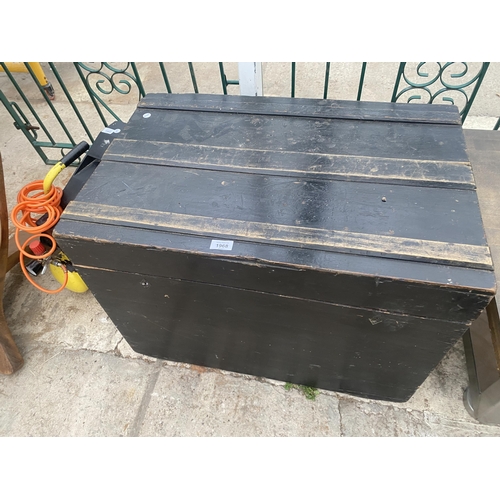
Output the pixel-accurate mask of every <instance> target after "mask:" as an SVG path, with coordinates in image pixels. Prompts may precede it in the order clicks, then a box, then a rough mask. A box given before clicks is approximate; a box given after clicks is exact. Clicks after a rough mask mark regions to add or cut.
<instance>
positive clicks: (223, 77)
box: [219, 62, 227, 95]
mask: <svg viewBox="0 0 500 500" xmlns="http://www.w3.org/2000/svg"><path fill="white" fill-rule="evenodd" d="M219 71H220V79H221V81H222V91H223V92H224V95H227V79H226V74H225V73H224V64H223V63H221V62H220V63H219Z"/></svg>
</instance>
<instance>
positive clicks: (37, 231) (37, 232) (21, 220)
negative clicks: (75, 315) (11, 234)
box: [11, 180, 68, 294]
mask: <svg viewBox="0 0 500 500" xmlns="http://www.w3.org/2000/svg"><path fill="white" fill-rule="evenodd" d="M61 197H62V189H61V188H58V187H55V186H54V185H52V186H51V188H50V190H49V192H48V193H47V194H44V190H43V181H42V180H38V181H33V182H30V183H29V184H26V186H24V187H23V188H22V189H21V190H20V191H19V194H18V195H17V205H16V206H15V207H14V209H13V210H12V212H11V219H12V222H13V224H14V226H15V227H16V234H15V241H16V245H17V248H18V249H19V262H20V264H21V269H22V270H23V273H24V275H25V276H26V278H27V279H28V281H29V282H30V283H31V284H32V285H33V286H34V287H36V288H38V290H41V291H42V292H46V293H51V294H54V293H59V292H61V291H62V290H64V288H65V287H66V284H67V283H68V270H67V269H66V267H65V266H64V265H62V264H61V267H62V269H63V271H64V282H63V284H62V285H61V286H60V287H59V288H58V289H56V290H47V289H46V288H43V287H41V286H40V285H38V284H37V283H35V281H33V279H32V278H31V276H30V275H29V273H28V271H27V270H26V265H25V263H24V257H28V258H30V259H37V260H43V259H46V258H48V257H50V256H51V255H52V254H53V253H54V252H55V250H56V248H57V244H56V241H55V239H54V237H53V236H52V235H51V234H48V233H47V231H49V230H50V229H52V228H53V227H54V226H55V225H56V223H57V221H58V220H59V218H60V217H61V213H62V209H61V207H60V202H61ZM45 214H47V220H46V221H45V222H44V223H43V224H40V225H37V220H38V219H39V218H40V217H42V216H44V215H45ZM33 215H36V216H38V217H36V218H33ZM21 231H24V232H26V233H29V234H31V236H30V237H29V238H28V239H27V240H26V241H25V242H24V243H23V244H21V243H20V241H19V234H20V232H21ZM40 237H43V238H47V239H49V240H50V241H51V242H52V247H51V249H50V250H49V251H47V252H46V253H44V254H43V255H34V254H31V253H28V252H26V250H25V248H26V246H28V245H29V244H30V243H31V242H32V241H34V240H36V239H37V238H40Z"/></svg>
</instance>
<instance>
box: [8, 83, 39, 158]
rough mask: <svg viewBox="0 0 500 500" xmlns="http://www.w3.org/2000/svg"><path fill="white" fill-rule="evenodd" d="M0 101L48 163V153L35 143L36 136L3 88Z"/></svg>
mask: <svg viewBox="0 0 500 500" xmlns="http://www.w3.org/2000/svg"><path fill="white" fill-rule="evenodd" d="M0 101H1V102H2V104H3V105H4V106H5V108H6V109H7V111H8V112H9V114H10V116H11V117H12V118H13V120H14V124H17V127H18V128H19V129H20V130H21V131H22V133H23V134H24V136H25V137H26V139H28V141H29V142H30V143H31V144H32V146H33V147H34V148H35V151H36V152H37V153H38V155H39V156H40V158H41V159H42V160H43V161H44V163H47V161H48V158H47V155H46V154H45V153H44V152H43V151H42V149H41V148H40V147H39V146H37V145H35V144H34V143H35V140H34V137H33V136H32V135H30V133H29V132H28V131H27V130H26V128H25V124H24V123H23V122H22V120H20V119H19V117H18V116H17V113H16V112H15V111H14V110H13V109H12V105H11V103H10V102H9V100H8V99H7V97H6V95H5V94H4V93H3V92H2V91H1V90H0Z"/></svg>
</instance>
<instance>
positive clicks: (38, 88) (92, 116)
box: [0, 62, 500, 164]
mask: <svg viewBox="0 0 500 500" xmlns="http://www.w3.org/2000/svg"><path fill="white" fill-rule="evenodd" d="M24 64H25V66H26V69H27V73H24V75H26V76H25V77H23V78H24V79H23V78H19V75H16V74H12V72H11V71H9V68H8V67H7V64H6V63H0V66H1V68H2V69H3V71H4V73H5V77H4V78H3V79H2V81H1V84H0V100H1V101H2V103H3V105H4V107H5V108H6V110H7V112H8V113H9V115H10V117H11V118H12V120H13V124H14V126H15V127H16V128H17V129H19V130H21V132H22V133H23V134H24V136H25V137H26V139H27V140H28V141H29V142H30V144H31V145H32V146H33V148H34V149H35V150H36V151H37V153H38V154H39V155H40V157H41V158H42V160H43V161H44V162H45V163H46V164H54V163H56V162H57V161H58V159H59V158H60V157H61V156H63V155H64V154H65V153H66V152H67V151H68V150H69V149H71V148H72V147H73V146H75V145H76V144H77V143H78V142H80V141H81V140H87V141H88V142H93V141H94V139H95V137H96V135H97V134H98V133H99V131H100V130H101V129H102V128H103V127H106V126H108V125H109V124H110V123H111V122H113V121H115V120H122V121H126V120H127V119H128V116H123V113H125V114H130V113H131V111H133V109H134V108H135V106H136V104H137V102H138V100H139V99H140V98H141V97H143V96H145V95H146V85H145V80H147V81H148V85H149V87H150V88H148V90H149V91H150V92H169V93H171V92H174V91H182V92H195V93H198V92H200V90H201V91H203V93H206V92H207V88H208V92H210V93H223V94H228V93H238V91H239V88H238V85H239V81H238V79H237V78H232V79H229V78H228V77H227V73H231V72H232V73H235V68H234V64H235V63H222V62H219V63H212V65H213V68H212V67H210V71H212V74H211V77H210V81H211V84H210V86H208V84H207V78H206V76H205V77H204V80H203V81H201V80H199V78H197V75H196V72H195V64H194V63H191V62H188V63H163V62H160V63H154V64H153V63H150V64H146V63H133V62H127V63H109V62H99V63H83V62H75V63H52V62H49V63H44V64H43V66H44V67H45V68H46V74H47V77H48V78H49V80H51V84H52V86H53V88H54V90H55V99H54V100H51V99H50V97H49V95H48V94H47V92H46V91H45V89H44V88H43V86H42V85H41V84H40V82H39V81H38V79H37V78H36V76H35V74H34V73H33V70H32V69H31V67H30V66H29V64H28V63H24ZM169 64H177V66H176V68H177V73H176V74H178V73H179V71H178V69H179V67H180V66H179V64H182V65H183V68H184V69H185V74H186V78H185V81H184V83H183V84H182V86H179V85H177V88H176V84H175V83H174V82H173V81H172V78H171V76H170V75H169V72H168V67H167V66H168V65H169ZM287 64H289V70H290V92H289V93H288V95H289V96H291V97H297V96H298V95H297V94H298V92H297V78H298V77H299V76H302V77H304V76H305V78H306V79H307V76H308V75H307V74H306V71H307V63H295V62H293V63H287ZM323 64H324V71H323V74H324V78H323V85H322V92H321V91H320V92H319V94H318V95H317V96H315V97H317V98H323V99H327V98H329V97H330V98H336V96H335V93H336V92H335V90H336V87H335V85H334V82H332V76H334V75H335V71H334V67H332V65H333V63H329V62H327V63H323ZM358 65H359V76H358V78H357V85H354V86H353V85H351V87H352V88H350V89H349V91H351V90H352V97H351V99H356V100H358V101H359V100H361V99H362V97H363V92H364V90H365V88H366V82H367V78H368V77H369V76H370V69H371V65H372V63H358ZM228 66H230V68H229V71H228V70H227V67H228ZM489 66H490V63H452V62H447V63H425V62H420V63H399V65H398V68H397V72H396V74H395V75H394V77H393V79H392V81H393V82H394V83H393V86H392V94H391V96H390V98H389V99H388V100H390V101H392V102H427V103H440V104H443V103H449V104H456V105H457V106H458V107H459V109H460V114H461V116H462V121H464V120H465V119H466V118H467V116H468V114H469V112H470V109H471V106H472V105H473V103H474V100H475V99H476V96H477V94H478V92H479V91H480V88H481V84H482V82H483V79H484V77H485V75H486V73H487V71H488V68H489ZM204 68H205V69H204V72H205V73H207V71H208V68H209V66H208V63H205V66H204ZM153 74H154V75H155V77H154V78H153V77H152V76H151V75H153ZM216 80H218V82H217V86H215V83H216ZM306 81H307V80H306ZM339 85H342V83H340V84H339V83H338V82H337V87H338V86H339ZM332 86H333V89H332ZM201 87H204V89H202V88H201ZM354 87H355V88H354ZM177 89H179V90H177ZM265 89H266V82H265V81H264V90H265ZM283 95H287V94H285V93H283ZM124 103H125V104H124ZM499 125H500V119H499V120H497V122H496V124H495V125H494V127H493V128H494V130H498V128H499ZM54 150H55V151H54Z"/></svg>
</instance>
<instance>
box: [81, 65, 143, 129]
mask: <svg viewBox="0 0 500 500" xmlns="http://www.w3.org/2000/svg"><path fill="white" fill-rule="evenodd" d="M118 64H120V63H118ZM123 65H124V67H118V66H116V63H113V65H112V64H111V63H109V62H100V63H83V62H76V63H75V68H76V70H77V71H78V74H79V75H80V78H81V80H82V82H83V84H84V85H85V88H86V89H87V92H88V93H89V96H90V98H91V99H92V101H93V103H94V105H95V107H96V109H97V111H98V113H99V115H100V116H101V119H102V121H103V123H104V124H105V125H107V122H106V120H105V118H104V115H103V114H102V111H101V109H100V107H99V105H100V106H102V107H103V108H104V109H105V110H106V111H107V112H108V113H109V114H110V115H111V116H113V118H114V119H115V120H119V119H120V118H119V117H118V115H117V114H116V113H115V112H114V111H113V110H112V109H111V107H110V106H109V104H108V103H106V102H105V101H104V99H103V96H107V95H110V94H112V93H113V92H117V93H118V94H122V95H126V94H129V93H130V92H131V90H132V88H133V87H134V86H135V87H136V88H137V90H138V98H141V97H144V96H145V95H146V94H145V92H144V87H143V85H142V81H141V78H140V76H139V72H138V71H137V68H136V65H135V63H132V62H127V63H123Z"/></svg>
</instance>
